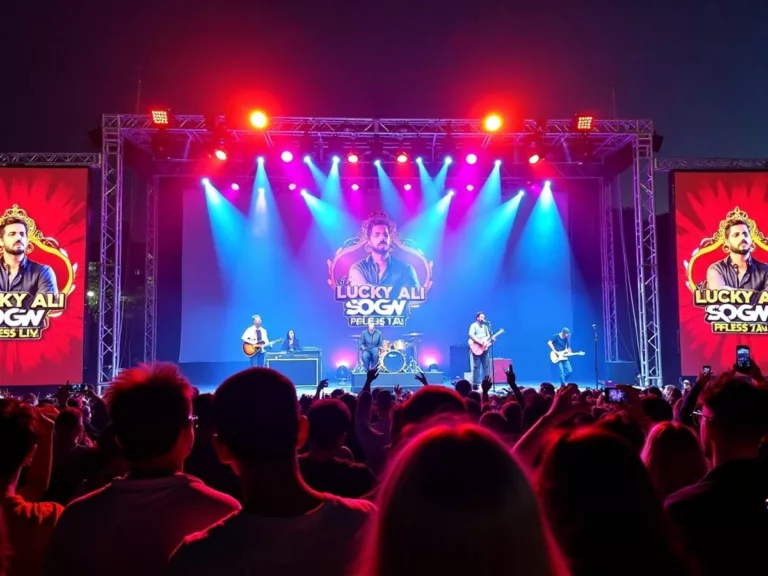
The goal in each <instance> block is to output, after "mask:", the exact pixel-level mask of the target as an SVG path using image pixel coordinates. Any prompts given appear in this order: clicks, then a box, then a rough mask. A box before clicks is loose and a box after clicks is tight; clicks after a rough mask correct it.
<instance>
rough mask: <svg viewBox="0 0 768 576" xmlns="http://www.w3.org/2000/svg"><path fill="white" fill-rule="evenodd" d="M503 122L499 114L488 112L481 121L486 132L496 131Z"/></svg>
mask: <svg viewBox="0 0 768 576" xmlns="http://www.w3.org/2000/svg"><path fill="white" fill-rule="evenodd" d="M502 124H503V122H502V120H501V116H499V115H498V114H490V115H489V116H486V117H485V120H484V121H483V128H484V129H485V131H486V132H498V131H499V130H500V129H501V125H502Z"/></svg>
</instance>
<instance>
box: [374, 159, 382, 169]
mask: <svg viewBox="0 0 768 576" xmlns="http://www.w3.org/2000/svg"><path fill="white" fill-rule="evenodd" d="M373 164H374V166H376V167H377V168H378V167H380V166H381V160H374V161H373Z"/></svg>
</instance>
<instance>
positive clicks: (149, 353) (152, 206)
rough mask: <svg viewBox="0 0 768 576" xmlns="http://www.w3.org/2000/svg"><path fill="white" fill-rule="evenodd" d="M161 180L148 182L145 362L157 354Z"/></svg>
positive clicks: (155, 177) (153, 359)
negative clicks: (158, 212)
mask: <svg viewBox="0 0 768 576" xmlns="http://www.w3.org/2000/svg"><path fill="white" fill-rule="evenodd" d="M159 188H160V180H159V178H158V177H157V176H153V177H152V178H150V179H149V182H147V259H146V261H145V268H144V362H145V363H147V364H151V363H152V362H154V361H155V356H156V352H157V344H156V342H157V321H156V318H157V234H158V228H157V226H158V220H157V202H158V195H159V192H160V190H159Z"/></svg>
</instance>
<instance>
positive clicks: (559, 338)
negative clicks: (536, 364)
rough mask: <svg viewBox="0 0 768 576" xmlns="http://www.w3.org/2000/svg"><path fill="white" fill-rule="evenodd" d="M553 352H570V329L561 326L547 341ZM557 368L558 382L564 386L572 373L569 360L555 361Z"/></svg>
mask: <svg viewBox="0 0 768 576" xmlns="http://www.w3.org/2000/svg"><path fill="white" fill-rule="evenodd" d="M547 344H548V345H549V347H550V348H551V349H552V351H553V352H567V353H569V354H570V352H571V331H570V330H569V329H568V328H563V329H562V330H560V332H559V333H557V334H555V335H554V336H552V338H550V339H549V342H547ZM557 369H558V370H559V376H560V384H562V385H563V386H565V385H566V384H567V383H568V380H569V379H570V377H571V374H573V369H572V368H571V361H570V360H568V359H567V358H566V359H565V360H563V361H562V362H558V363H557Z"/></svg>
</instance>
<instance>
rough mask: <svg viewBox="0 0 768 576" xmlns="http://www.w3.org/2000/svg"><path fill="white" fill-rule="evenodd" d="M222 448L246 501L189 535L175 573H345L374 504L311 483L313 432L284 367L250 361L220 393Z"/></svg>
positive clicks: (187, 575) (172, 570)
mask: <svg viewBox="0 0 768 576" xmlns="http://www.w3.org/2000/svg"><path fill="white" fill-rule="evenodd" d="M214 417H215V421H216V430H217V436H216V440H215V445H216V449H217V451H218V453H219V457H220V458H221V460H222V462H226V463H228V464H229V465H230V466H232V469H233V470H234V471H235V472H236V473H237V475H238V476H239V477H240V481H241V484H242V488H243V498H244V508H243V510H242V511H241V512H238V513H236V514H233V515H231V516H229V517H228V518H226V519H225V520H223V521H222V522H220V523H218V524H216V525H215V526H212V527H210V528H209V529H207V530H205V531H204V532H202V533H200V534H196V535H192V536H189V537H187V538H186V539H185V540H184V543H183V544H182V545H181V546H180V547H179V549H178V550H177V551H176V552H175V553H174V554H173V557H172V558H171V561H170V566H169V571H168V574H170V575H179V576H180V575H185V576H198V575H200V576H202V575H211V576H213V575H216V576H219V575H221V574H227V575H228V576H246V575H255V574H259V575H265V576H270V575H273V574H274V575H280V576H294V575H296V576H299V575H301V576H306V575H307V574H323V575H325V576H335V575H339V576H343V575H344V574H345V573H346V571H347V568H348V565H349V562H350V560H351V555H352V554H353V551H354V550H355V542H356V539H357V536H358V533H359V532H360V530H361V529H362V527H363V526H364V524H365V523H366V521H367V520H368V518H369V517H370V516H371V514H372V513H373V512H374V510H375V507H374V506H373V504H371V503H369V502H365V501H363V500H346V499H343V498H339V497H337V496H333V495H330V494H324V493H320V492H316V491H315V490H312V489H311V488H310V487H309V486H307V484H306V483H305V482H304V480H303V479H302V477H301V474H300V473H299V465H298V459H297V451H298V448H299V446H303V445H304V443H305V441H306V438H307V435H308V433H309V424H308V421H307V418H306V417H304V416H301V415H300V413H299V406H298V401H297V399H296V390H295V388H294V386H293V384H292V383H291V382H290V381H289V380H288V379H287V378H285V377H284V376H282V375H281V374H279V373H277V372H275V371H273V370H269V369H265V368H251V369H249V370H245V371H243V372H239V373H238V374H235V375H234V376H231V377H230V378H228V379H227V380H225V381H224V383H223V384H222V385H221V386H219V388H218V389H217V390H216V394H215V396H214Z"/></svg>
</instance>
